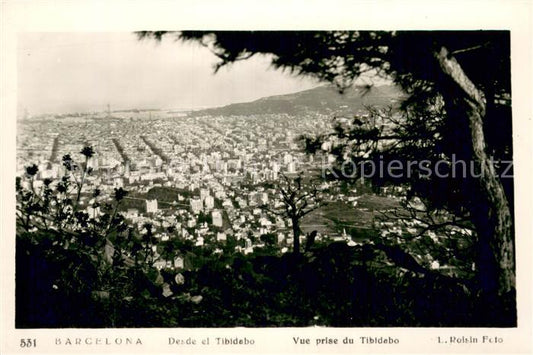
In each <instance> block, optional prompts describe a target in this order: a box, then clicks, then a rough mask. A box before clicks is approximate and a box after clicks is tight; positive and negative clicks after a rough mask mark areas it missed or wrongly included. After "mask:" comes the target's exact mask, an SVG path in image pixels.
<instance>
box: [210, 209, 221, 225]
mask: <svg viewBox="0 0 533 355" xmlns="http://www.w3.org/2000/svg"><path fill="white" fill-rule="evenodd" d="M211 218H212V219H213V225H214V226H216V227H222V213H221V212H220V211H218V210H215V211H213V212H211Z"/></svg>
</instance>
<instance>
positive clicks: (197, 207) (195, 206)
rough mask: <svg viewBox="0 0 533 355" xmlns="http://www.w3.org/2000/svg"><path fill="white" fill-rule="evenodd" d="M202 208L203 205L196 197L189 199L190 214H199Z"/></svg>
mask: <svg viewBox="0 0 533 355" xmlns="http://www.w3.org/2000/svg"><path fill="white" fill-rule="evenodd" d="M202 207H203V204H202V200H201V199H199V198H197V197H196V198H192V199H191V211H192V213H194V214H198V213H200V211H201V210H202Z"/></svg>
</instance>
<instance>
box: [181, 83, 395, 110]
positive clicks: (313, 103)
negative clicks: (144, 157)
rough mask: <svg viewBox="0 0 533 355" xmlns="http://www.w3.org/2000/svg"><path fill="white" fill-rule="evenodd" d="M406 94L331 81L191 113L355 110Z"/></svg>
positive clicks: (389, 102) (390, 87) (390, 103)
mask: <svg viewBox="0 0 533 355" xmlns="http://www.w3.org/2000/svg"><path fill="white" fill-rule="evenodd" d="M404 97H405V94H404V93H403V92H402V91H401V90H400V89H399V88H398V87H396V86H394V85H381V86H372V87H361V86H354V87H352V88H348V89H346V90H345V91H344V93H343V94H340V93H339V91H338V89H337V88H336V87H334V86H332V85H322V86H318V87H316V88H312V89H307V90H303V91H298V92H295V93H290V94H284V95H274V96H267V97H262V98H259V99H257V100H254V101H250V102H241V103H233V104H229V105H225V106H221V107H212V108H207V109H201V110H195V111H191V112H189V115H190V116H241V115H251V114H289V115H296V114H305V113H322V114H354V113H355V112H359V111H362V110H365V109H366V107H368V106H377V107H386V106H393V107H397V106H398V105H399V102H401V100H402V99H403V98H404Z"/></svg>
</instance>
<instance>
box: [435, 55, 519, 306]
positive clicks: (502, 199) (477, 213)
mask: <svg viewBox="0 0 533 355" xmlns="http://www.w3.org/2000/svg"><path fill="white" fill-rule="evenodd" d="M435 58H436V59H437V61H438V63H439V65H440V68H441V69H442V71H443V73H444V74H445V75H444V80H443V81H442V83H437V84H441V85H442V87H440V89H441V90H440V92H441V93H442V96H443V98H444V102H445V105H446V111H447V113H448V114H449V113H450V112H449V111H452V110H453V111H454V113H455V115H454V116H456V119H460V120H465V122H467V123H468V127H469V130H470V132H469V133H470V137H469V139H471V142H470V144H471V147H470V148H471V154H472V157H471V158H472V159H473V160H474V162H475V163H476V165H477V166H478V168H480V169H481V170H480V171H481V172H482V173H481V177H479V178H478V179H477V181H478V188H479V194H478V196H476V198H477V204H478V206H479V208H473V210H472V211H471V213H472V220H473V223H474V224H475V226H476V229H477V233H478V247H479V248H478V249H479V260H478V264H477V270H478V273H479V280H480V285H481V287H482V288H483V290H484V291H486V292H488V293H496V294H498V295H500V296H501V295H504V294H506V293H508V292H510V291H511V290H513V288H514V287H515V258H514V238H513V223H512V218H511V212H510V208H509V203H508V201H507V197H506V195H505V191H504V189H503V186H502V183H501V181H500V180H499V177H498V175H497V172H496V170H495V168H494V165H493V162H492V161H491V160H490V159H489V157H488V155H487V152H486V143H485V136H484V133H483V119H484V117H485V110H486V102H485V98H484V97H483V93H482V92H481V91H480V90H478V89H477V88H476V86H475V85H474V83H472V81H470V79H469V78H468V77H467V76H466V74H465V73H464V71H463V70H462V68H461V66H460V65H459V63H458V62H457V61H456V60H455V58H454V57H452V56H450V55H449V53H448V51H447V50H446V48H444V47H443V48H441V50H440V52H438V53H435ZM494 70H498V69H497V68H495V69H494ZM489 99H492V98H489ZM458 112H459V114H457V113H458Z"/></svg>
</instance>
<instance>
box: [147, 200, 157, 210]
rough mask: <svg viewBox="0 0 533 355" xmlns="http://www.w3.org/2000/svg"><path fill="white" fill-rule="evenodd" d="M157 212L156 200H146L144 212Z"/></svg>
mask: <svg viewBox="0 0 533 355" xmlns="http://www.w3.org/2000/svg"><path fill="white" fill-rule="evenodd" d="M156 212H157V200H146V213H156Z"/></svg>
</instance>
